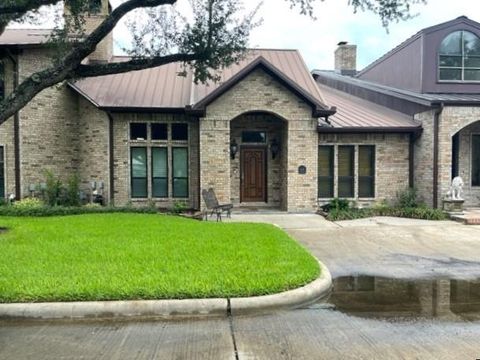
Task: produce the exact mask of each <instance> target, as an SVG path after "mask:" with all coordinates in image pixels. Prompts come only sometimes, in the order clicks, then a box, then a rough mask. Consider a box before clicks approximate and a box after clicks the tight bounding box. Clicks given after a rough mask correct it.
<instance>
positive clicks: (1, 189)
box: [0, 146, 5, 198]
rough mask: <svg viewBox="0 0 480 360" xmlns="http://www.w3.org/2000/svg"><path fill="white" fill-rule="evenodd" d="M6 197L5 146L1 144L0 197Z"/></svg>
mask: <svg viewBox="0 0 480 360" xmlns="http://www.w3.org/2000/svg"><path fill="white" fill-rule="evenodd" d="M4 197H5V160H4V153H3V146H0V198H4Z"/></svg>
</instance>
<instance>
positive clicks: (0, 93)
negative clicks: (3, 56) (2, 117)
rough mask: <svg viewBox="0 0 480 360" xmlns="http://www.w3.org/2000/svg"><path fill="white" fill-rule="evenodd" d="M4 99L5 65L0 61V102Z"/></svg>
mask: <svg viewBox="0 0 480 360" xmlns="http://www.w3.org/2000/svg"><path fill="white" fill-rule="evenodd" d="M4 97H5V65H3V62H2V61H0V100H3V98H4Z"/></svg>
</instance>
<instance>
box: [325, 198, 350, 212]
mask: <svg viewBox="0 0 480 360" xmlns="http://www.w3.org/2000/svg"><path fill="white" fill-rule="evenodd" d="M328 205H329V206H328V208H329V210H330V211H344V210H348V209H349V208H350V203H349V201H348V200H346V199H339V198H335V199H332V200H331V201H330V202H329V203H328Z"/></svg>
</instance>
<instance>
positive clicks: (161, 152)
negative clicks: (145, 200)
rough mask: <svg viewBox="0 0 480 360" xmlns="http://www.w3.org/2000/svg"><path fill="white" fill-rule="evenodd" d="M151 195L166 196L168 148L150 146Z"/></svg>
mask: <svg viewBox="0 0 480 360" xmlns="http://www.w3.org/2000/svg"><path fill="white" fill-rule="evenodd" d="M152 196H153V197H168V148H166V147H154V148H152Z"/></svg>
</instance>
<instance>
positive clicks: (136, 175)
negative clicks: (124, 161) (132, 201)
mask: <svg viewBox="0 0 480 360" xmlns="http://www.w3.org/2000/svg"><path fill="white" fill-rule="evenodd" d="M131 171H132V197H133V198H146V197H147V193H148V191H147V148H145V147H132V148H131Z"/></svg>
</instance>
